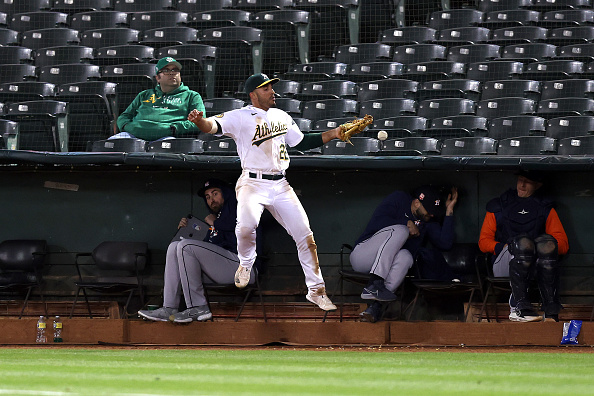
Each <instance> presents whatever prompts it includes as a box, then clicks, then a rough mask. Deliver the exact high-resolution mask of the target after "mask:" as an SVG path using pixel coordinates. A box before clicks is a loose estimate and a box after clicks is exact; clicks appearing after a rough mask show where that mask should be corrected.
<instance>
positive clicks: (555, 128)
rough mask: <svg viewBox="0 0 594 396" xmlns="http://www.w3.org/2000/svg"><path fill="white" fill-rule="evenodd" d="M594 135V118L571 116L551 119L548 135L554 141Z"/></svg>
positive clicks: (548, 125) (548, 124)
mask: <svg viewBox="0 0 594 396" xmlns="http://www.w3.org/2000/svg"><path fill="white" fill-rule="evenodd" d="M588 134H594V116H569V117H558V118H551V119H549V120H548V122H547V132H546V135H547V136H548V137H551V138H553V139H558V140H560V139H564V138H568V137H574V136H582V135H588Z"/></svg>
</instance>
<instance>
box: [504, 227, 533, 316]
mask: <svg viewBox="0 0 594 396" xmlns="http://www.w3.org/2000/svg"><path fill="white" fill-rule="evenodd" d="M509 251H510V253H511V254H512V255H513V256H514V258H513V259H512V260H511V261H510V262H509V280H510V284H511V289H512V294H513V296H514V299H515V300H516V308H517V309H520V310H521V309H532V305H531V304H530V300H529V298H528V286H529V282H530V272H531V267H532V263H533V262H534V253H535V248H534V242H533V241H532V239H530V238H529V237H528V236H526V235H519V236H517V237H515V238H513V239H512V240H511V242H510V243H509Z"/></svg>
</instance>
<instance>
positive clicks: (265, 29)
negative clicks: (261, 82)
mask: <svg viewBox="0 0 594 396" xmlns="http://www.w3.org/2000/svg"><path fill="white" fill-rule="evenodd" d="M248 26H251V27H253V28H256V29H260V30H261V31H262V52H263V54H262V58H263V60H262V71H263V72H264V73H267V74H268V75H274V74H280V73H284V72H285V71H286V70H287V68H288V67H289V66H290V65H292V64H295V63H308V62H310V61H311V59H310V56H309V41H310V40H309V13H308V12H307V11H300V10H277V11H265V12H258V13H256V14H255V15H251V17H250V21H249V22H248Z"/></svg>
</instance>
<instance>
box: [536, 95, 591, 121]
mask: <svg viewBox="0 0 594 396" xmlns="http://www.w3.org/2000/svg"><path fill="white" fill-rule="evenodd" d="M536 113H537V115H539V116H541V117H544V118H555V117H567V116H579V115H594V99H589V98H557V99H545V100H541V101H540V102H539V103H538V109H537V110H536Z"/></svg>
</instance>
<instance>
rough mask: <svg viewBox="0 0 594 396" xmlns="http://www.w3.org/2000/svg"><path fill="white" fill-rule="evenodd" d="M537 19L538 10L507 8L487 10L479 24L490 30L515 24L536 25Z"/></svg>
mask: <svg viewBox="0 0 594 396" xmlns="http://www.w3.org/2000/svg"><path fill="white" fill-rule="evenodd" d="M522 1H524V0H522ZM528 1H530V0H528ZM539 20H540V12H538V11H532V10H526V9H517V8H509V9H506V10H498V11H490V12H488V13H487V15H486V16H485V21H484V22H483V23H481V24H480V26H483V27H486V28H489V29H491V30H495V29H505V28H510V27H515V26H532V25H536V24H537V23H538V21H539Z"/></svg>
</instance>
